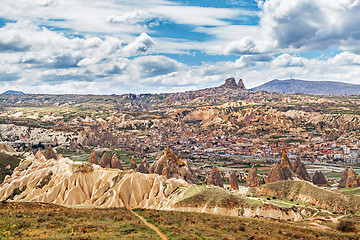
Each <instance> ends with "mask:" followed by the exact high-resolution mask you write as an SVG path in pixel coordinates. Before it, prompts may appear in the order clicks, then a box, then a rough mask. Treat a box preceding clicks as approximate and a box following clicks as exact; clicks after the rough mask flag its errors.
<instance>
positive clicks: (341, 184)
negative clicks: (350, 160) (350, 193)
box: [338, 166, 349, 188]
mask: <svg viewBox="0 0 360 240" xmlns="http://www.w3.org/2000/svg"><path fill="white" fill-rule="evenodd" d="M348 171H349V170H348V166H345V169H344V170H343V172H342V173H341V178H340V182H339V184H338V187H339V188H344V187H346V181H347V178H348Z"/></svg>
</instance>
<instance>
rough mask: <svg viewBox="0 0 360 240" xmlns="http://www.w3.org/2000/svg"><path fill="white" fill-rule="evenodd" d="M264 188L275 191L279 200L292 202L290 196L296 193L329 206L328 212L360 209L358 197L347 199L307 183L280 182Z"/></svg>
mask: <svg viewBox="0 0 360 240" xmlns="http://www.w3.org/2000/svg"><path fill="white" fill-rule="evenodd" d="M263 188H265V189H269V190H272V191H275V192H276V197H277V198H283V199H287V200H291V199H290V198H289V196H290V194H294V193H295V194H302V195H306V196H309V197H312V198H314V199H317V200H318V201H319V202H320V203H324V204H327V205H328V206H329V209H328V210H332V208H335V207H336V208H341V209H342V210H346V211H348V210H352V211H356V210H358V209H359V208H360V197H358V196H351V197H350V198H347V197H345V196H344V195H341V194H337V193H334V192H331V191H328V190H326V189H323V188H319V187H317V186H315V185H312V184H310V183H308V182H305V181H278V182H274V183H269V184H265V185H264V186H263ZM345 199H348V200H345Z"/></svg>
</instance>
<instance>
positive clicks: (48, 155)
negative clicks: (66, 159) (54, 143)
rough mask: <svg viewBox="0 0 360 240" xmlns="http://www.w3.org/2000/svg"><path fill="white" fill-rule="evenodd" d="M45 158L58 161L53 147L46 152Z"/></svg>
mask: <svg viewBox="0 0 360 240" xmlns="http://www.w3.org/2000/svg"><path fill="white" fill-rule="evenodd" d="M45 157H46V159H57V155H56V153H55V151H54V149H53V148H52V147H51V146H49V147H48V149H47V150H46V153H45Z"/></svg>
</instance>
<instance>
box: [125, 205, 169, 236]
mask: <svg viewBox="0 0 360 240" xmlns="http://www.w3.org/2000/svg"><path fill="white" fill-rule="evenodd" d="M131 212H132V213H133V214H134V215H135V216H136V217H138V218H139V219H140V220H141V221H142V222H143V223H144V224H145V225H146V226H148V227H149V228H151V229H152V230H154V231H155V232H156V233H157V234H158V235H159V237H160V238H161V239H162V240H169V239H168V238H167V237H166V235H165V234H164V233H163V232H161V231H160V229H158V228H157V227H156V226H154V225H153V224H151V223H149V222H148V221H146V219H145V218H143V217H142V216H140V215H139V214H137V213H136V212H134V211H132V210H131Z"/></svg>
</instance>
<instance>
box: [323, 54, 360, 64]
mask: <svg viewBox="0 0 360 240" xmlns="http://www.w3.org/2000/svg"><path fill="white" fill-rule="evenodd" d="M329 63H330V64H334V65H360V55H358V54H355V53H351V52H342V53H339V54H338V55H336V56H335V57H334V58H332V59H329Z"/></svg>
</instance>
